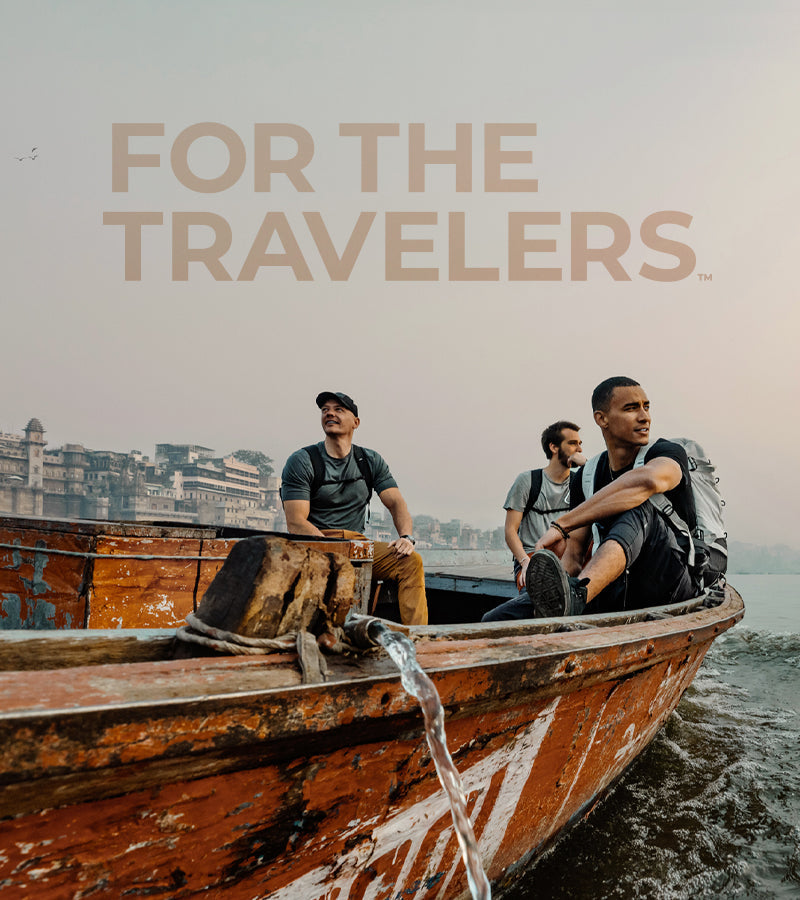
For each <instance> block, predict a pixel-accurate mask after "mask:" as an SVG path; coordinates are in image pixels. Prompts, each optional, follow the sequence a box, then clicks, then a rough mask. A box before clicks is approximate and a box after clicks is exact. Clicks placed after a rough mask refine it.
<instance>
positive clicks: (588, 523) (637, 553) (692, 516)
mask: <svg viewBox="0 0 800 900" xmlns="http://www.w3.org/2000/svg"><path fill="white" fill-rule="evenodd" d="M592 409H593V412H594V419H595V422H596V423H597V425H598V426H599V427H600V430H601V432H602V434H603V439H604V441H605V444H606V450H605V451H604V452H603V453H601V454H600V455H599V456H598V457H595V458H594V459H592V460H590V461H589V463H587V465H586V466H584V469H583V473H582V477H581V479H580V480H579V481H578V480H576V483H575V484H573V486H572V490H571V497H570V507H571V508H570V511H569V512H567V513H565V514H563V515H562V516H559V517H558V518H557V519H555V520H554V521H553V523H552V524H551V526H550V528H549V529H548V530H547V532H546V533H545V534H544V535H543V536H542V538H541V539H540V540H539V541H538V542H537V545H536V547H537V550H536V552H534V554H533V556H532V557H531V561H530V564H529V566H528V570H527V573H526V587H527V590H528V594H529V596H530V599H531V602H532V605H533V607H534V608H535V610H536V615H539V616H559V615H576V614H580V613H582V612H587V613H594V612H612V611H617V610H624V609H631V608H640V607H646V606H659V605H662V604H667V603H676V602H679V601H682V600H687V599H689V598H690V597H693V596H696V595H697V594H698V593H700V590H701V589H702V584H703V580H702V568H703V559H701V557H704V556H705V555H706V553H705V550H703V542H702V540H700V539H699V538H698V537H697V536H698V519H697V509H696V505H695V495H694V492H693V487H692V477H691V474H690V465H689V458H688V457H687V454H686V451H685V450H684V447H683V446H682V444H681V443H678V442H676V441H667V440H663V439H659V440H656V441H655V442H653V443H651V435H650V401H649V400H648V399H647V395H646V394H645V392H644V390H643V388H642V387H641V385H640V384H639V383H638V382H636V381H634V380H633V379H632V378H627V377H624V376H617V377H614V378H608V379H606V380H605V381H603V382H602V383H601V384H599V385H598V386H597V387H596V388H595V390H594V393H593V394H592ZM676 522H678V523H680V525H676V524H675V523H676ZM592 540H593V547H592V550H593V554H592V556H591V557H590V558H589V559H588V561H587V556H586V554H587V550H588V548H589V545H590V541H592ZM723 543H724V541H723Z"/></svg>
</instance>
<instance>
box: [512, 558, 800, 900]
mask: <svg viewBox="0 0 800 900" xmlns="http://www.w3.org/2000/svg"><path fill="white" fill-rule="evenodd" d="M730 580H731V583H732V584H733V585H734V586H735V587H736V588H737V590H738V591H739V592H740V593H741V594H742V596H743V597H744V601H745V606H746V615H745V618H744V620H743V621H742V622H741V623H740V624H739V625H737V626H736V627H735V628H733V629H732V630H731V631H729V632H727V633H726V634H725V635H723V636H722V637H721V638H719V639H718V640H717V641H716V642H715V644H714V645H713V647H712V648H711V650H710V651H709V653H708V655H707V656H706V659H705V661H704V663H703V666H702V667H701V669H700V671H699V672H698V675H697V677H696V678H695V680H694V682H693V684H692V686H691V687H690V688H689V690H688V691H687V692H686V694H685V695H684V697H683V699H682V700H681V702H680V704H679V706H678V708H677V710H676V711H675V713H674V714H673V715H672V717H671V718H670V720H669V721H668V722H667V725H666V727H665V728H664V729H663V730H662V731H661V732H660V734H659V735H658V736H657V737H656V739H655V740H654V741H653V743H652V744H651V745H650V747H649V748H648V749H647V750H646V751H645V752H644V753H643V754H642V756H641V757H639V759H638V760H637V761H636V762H635V763H634V765H633V766H632V767H631V768H630V769H629V770H628V772H627V773H626V774H625V776H624V777H623V779H622V780H621V781H620V782H619V783H618V784H617V786H616V788H615V789H614V791H613V792H612V793H611V794H610V795H609V796H608V797H607V798H606V799H605V800H604V801H603V802H602V803H601V804H600V805H599V806H597V807H596V808H595V809H594V811H593V812H592V813H591V815H590V816H589V817H588V818H586V819H585V820H583V821H582V822H581V823H580V824H578V825H577V826H576V827H575V828H573V829H572V831H571V832H569V833H568V834H567V835H565V836H564V838H562V840H561V841H560V842H559V843H558V844H557V845H556V846H555V847H554V848H553V850H552V851H551V852H550V853H548V854H547V855H545V856H544V857H543V858H542V859H541V860H539V861H538V862H537V863H536V864H534V865H533V866H531V867H530V869H529V870H528V871H527V872H525V873H524V875H523V876H522V878H521V879H520V881H519V882H518V883H517V884H516V885H515V887H514V888H513V889H512V890H511V891H510V892H507V893H504V894H503V900H555V898H570V900H582V898H587V900H588V898H592V900H600V898H611V897H614V898H652V900H682V898H692V900H706V898H726V900H727V898H738V897H742V898H745V897H746V898H750V900H774V898H784V897H786V898H789V897H794V898H800V575H736V576H732V577H731V579H730Z"/></svg>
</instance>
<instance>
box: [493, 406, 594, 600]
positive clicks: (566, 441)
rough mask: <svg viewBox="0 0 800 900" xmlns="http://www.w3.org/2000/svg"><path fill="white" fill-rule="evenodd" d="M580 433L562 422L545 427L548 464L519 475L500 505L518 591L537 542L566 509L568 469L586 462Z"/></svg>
mask: <svg viewBox="0 0 800 900" xmlns="http://www.w3.org/2000/svg"><path fill="white" fill-rule="evenodd" d="M579 430H580V429H579V428H578V426H577V425H576V424H575V423H574V422H567V421H565V420H561V421H559V422H554V423H553V424H552V425H548V426H547V428H545V430H544V431H543V432H542V437H541V442H542V450H544V455H545V456H546V457H547V460H548V462H547V465H546V466H545V467H544V468H543V469H534V470H532V471H531V470H528V471H526V472H520V474H519V475H517V477H516V479H515V480H514V483H513V484H512V485H511V489H510V490H509V492H508V496H507V497H506V502H505V503H504V504H503V508H504V509H505V511H506V522H505V538H506V544H507V545H508V549H509V550H510V551H511V552H512V554H513V555H514V578H515V579H516V582H517V587H518V588H519V589H520V590H522V588H523V587H524V585H525V571H526V569H527V568H528V561H529V559H530V555H531V554H532V553H533V551H534V549H535V548H536V542H537V541H538V540H539V538H540V537H541V536H542V535H543V534H544V533H545V532H546V531H547V529H548V528H549V527H550V523H551V522H552V521H553V519H555V518H557V516H559V515H560V514H561V513H565V512H567V511H568V510H569V485H570V470H571V469H573V468H575V467H577V466H582V465H583V464H584V463H585V462H586V457H585V456H584V455H583V453H582V452H581V450H582V445H581V438H580V435H579V434H578V431H579ZM537 488H538V490H537Z"/></svg>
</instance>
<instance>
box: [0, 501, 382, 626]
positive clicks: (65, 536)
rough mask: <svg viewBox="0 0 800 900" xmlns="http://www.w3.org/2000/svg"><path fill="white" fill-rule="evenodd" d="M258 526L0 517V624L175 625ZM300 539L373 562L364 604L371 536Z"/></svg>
mask: <svg viewBox="0 0 800 900" xmlns="http://www.w3.org/2000/svg"><path fill="white" fill-rule="evenodd" d="M255 533H256V532H252V531H247V530H245V529H232V528H222V527H213V526H190V525H187V526H182V527H176V526H174V525H163V526H162V525H143V524H141V523H137V524H133V523H125V522H90V521H81V520H64V519H26V518H19V517H16V516H0V630H2V629H29V628H30V629H53V628H56V629H58V628H92V629H94V628H99V629H102V628H170V627H177V626H178V625H181V624H182V623H183V621H184V619H185V618H186V616H187V615H188V614H189V613H191V612H194V611H195V610H196V609H197V605H198V603H199V602H200V600H201V599H202V597H203V594H204V593H205V591H206V590H207V588H208V586H209V585H210V584H211V582H212V580H213V579H214V576H215V575H216V574H217V572H218V571H219V570H220V569H221V568H222V565H223V563H224V562H225V560H226V558H227V556H228V554H229V553H230V551H231V549H232V548H233V546H234V545H235V544H236V543H237V542H238V541H240V540H242V538H244V537H249V536H252V535H253V534H255ZM282 537H284V538H288V537H291V536H289V535H282ZM303 543H304V544H305V545H306V546H324V547H325V549H326V550H334V551H337V552H340V553H343V554H344V555H345V556H348V557H349V558H350V559H351V560H352V561H353V562H354V563H355V564H356V565H357V566H358V565H360V564H361V563H367V565H366V567H365V568H366V570H367V571H366V572H365V576H366V577H365V578H362V579H360V580H359V585H358V590H359V591H360V596H359V598H358V604H357V605H358V606H360V607H363V608H364V610H366V605H367V601H368V595H369V565H368V564H369V560H371V555H372V554H371V549H370V547H371V545H370V543H369V542H368V541H348V540H341V541H337V540H335V539H330V540H321V541H318V542H314V541H309V540H307V539H304V540H303Z"/></svg>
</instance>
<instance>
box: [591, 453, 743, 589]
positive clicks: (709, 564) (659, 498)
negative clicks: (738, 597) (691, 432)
mask: <svg viewBox="0 0 800 900" xmlns="http://www.w3.org/2000/svg"><path fill="white" fill-rule="evenodd" d="M669 440H670V441H671V442H672V443H673V444H678V445H680V446H681V447H683V449H684V450H685V451H686V456H687V457H688V459H689V477H690V478H691V484H692V495H693V497H694V505H695V509H696V511H697V527H696V528H695V529H694V531H692V530H691V529H690V528H689V526H688V525H687V524H686V522H684V521H683V519H682V518H681V517H680V516H679V515H678V513H677V511H676V510H675V508H674V507H673V505H672V504H671V503H670V502H669V500H668V499H667V497H666V496H665V495H664V494H653V496H652V497H650V502H651V503H652V504H653V505H654V506H655V508H656V509H657V510H658V511H659V512H660V513H661V514H662V515H663V516H664V518H665V519H667V521H668V522H669V523H670V524H671V525H672V527H673V528H674V529H675V530H676V531H678V532H680V533H681V534H683V535H685V536H686V537H687V538H688V539H689V568H690V569H692V570H693V571H694V572H695V573H696V574H697V576H698V577H700V578H701V579H702V584H703V585H704V586H706V587H708V586H710V585H712V584H714V583H715V582H717V581H719V580H720V579H721V578H722V576H723V575H724V574H725V572H726V571H727V568H728V540H727V538H728V534H727V532H726V531H725V523H724V521H723V517H722V507H723V506H724V505H725V501H724V500H723V499H722V497H721V496H720V492H719V488H718V487H717V482H718V481H719V479H718V478H717V475H716V469H715V467H714V464H713V463H712V462H711V460H710V459H709V458H708V455H707V454H706V452H705V450H703V448H702V447H701V446H700V444H698V443H697V441H694V440H692V439H691V438H669ZM652 446H653V445H652V444H648V445H647V446H646V447H641V448H640V449H639V452H638V453H637V454H636V459H635V460H634V463H633V467H634V469H636V468H638V467H639V466H643V465H644V458H645V456H646V455H647V451H648V450H649V449H650V448H651V447H652ZM599 459H600V457H599V456H595V457H594V458H593V459H590V460H589V462H587V463H586V465H585V466H584V467H583V476H582V487H583V495H584V497H585V498H586V499H587V500H588V499H589V497H591V496H592V494H593V493H594V473H595V470H596V469H597V462H598V460H599ZM593 533H594V536H595V542H597V541H599V533H598V532H597V531H596V528H594V529H593Z"/></svg>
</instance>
